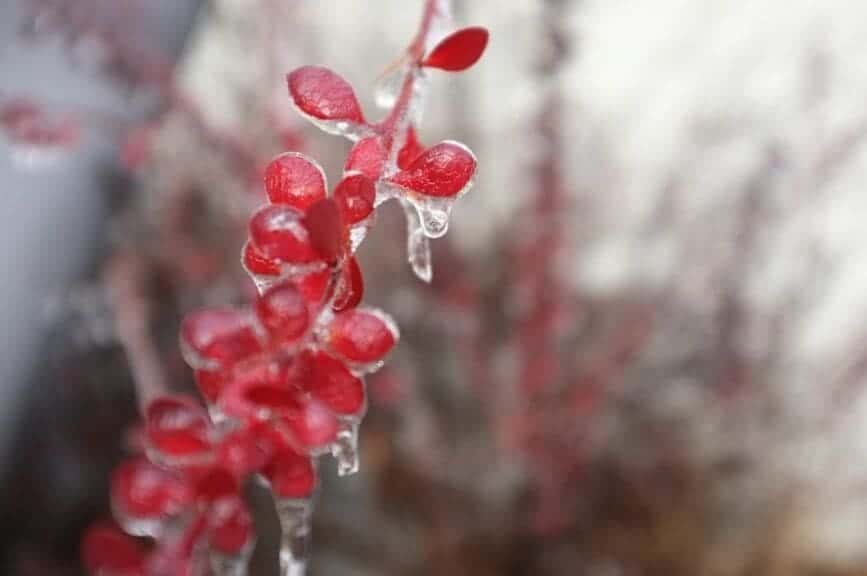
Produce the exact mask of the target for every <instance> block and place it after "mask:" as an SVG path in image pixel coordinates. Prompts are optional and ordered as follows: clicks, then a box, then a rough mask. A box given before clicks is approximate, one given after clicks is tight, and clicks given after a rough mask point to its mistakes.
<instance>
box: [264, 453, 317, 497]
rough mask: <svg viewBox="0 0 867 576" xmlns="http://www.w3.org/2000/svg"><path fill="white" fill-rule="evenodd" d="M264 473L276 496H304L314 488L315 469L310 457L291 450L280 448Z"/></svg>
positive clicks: (308, 494) (309, 493)
mask: <svg viewBox="0 0 867 576" xmlns="http://www.w3.org/2000/svg"><path fill="white" fill-rule="evenodd" d="M265 475H266V476H267V477H268V480H269V481H270V482H271V489H272V490H273V491H274V493H275V494H276V496H277V497H278V498H306V497H308V496H310V495H311V494H312V493H313V490H314V488H316V469H315V468H314V467H313V462H311V460H310V457H308V456H303V455H301V454H298V453H297V452H295V451H293V450H281V451H280V452H279V453H278V454H277V455H276V456H275V457H274V460H273V461H272V462H271V464H270V465H269V466H268V468H267V469H266V470H265Z"/></svg>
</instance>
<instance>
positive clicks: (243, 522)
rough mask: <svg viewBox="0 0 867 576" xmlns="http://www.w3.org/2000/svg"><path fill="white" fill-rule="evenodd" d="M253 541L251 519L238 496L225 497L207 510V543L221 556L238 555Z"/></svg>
mask: <svg viewBox="0 0 867 576" xmlns="http://www.w3.org/2000/svg"><path fill="white" fill-rule="evenodd" d="M252 540H253V518H252V517H251V516H250V511H249V510H248V509H247V505H246V504H245V503H244V501H243V500H242V499H241V498H240V497H238V496H235V495H233V496H226V497H224V498H220V499H219V500H217V501H216V502H214V503H213V504H212V505H211V506H210V507H209V508H208V542H209V543H210V545H211V547H213V548H214V549H216V550H219V551H220V552H222V553H223V554H229V555H235V554H240V553H241V552H242V551H243V550H244V549H245V548H247V547H248V546H249V545H250V542H252Z"/></svg>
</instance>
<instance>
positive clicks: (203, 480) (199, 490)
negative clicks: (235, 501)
mask: <svg viewBox="0 0 867 576" xmlns="http://www.w3.org/2000/svg"><path fill="white" fill-rule="evenodd" d="M193 476H194V484H193V490H195V493H196V499H197V501H198V502H204V503H209V502H214V501H215V500H218V499H220V498H224V497H226V496H232V495H236V494H237V493H238V491H239V490H240V489H241V485H240V483H239V481H238V478H237V477H236V476H235V475H234V474H233V473H232V471H231V470H229V469H228V468H224V467H222V466H214V467H212V468H207V469H203V470H199V471H197V473H195V474H194V475H193Z"/></svg>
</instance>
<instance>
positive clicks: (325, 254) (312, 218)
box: [304, 198, 343, 262]
mask: <svg viewBox="0 0 867 576" xmlns="http://www.w3.org/2000/svg"><path fill="white" fill-rule="evenodd" d="M304 225H305V227H306V228H307V231H308V233H309V234H310V244H311V246H313V249H314V250H315V251H316V252H317V253H318V254H319V256H320V257H322V258H323V259H324V260H325V261H326V262H336V261H337V259H338V258H340V255H341V253H342V252H343V222H342V220H341V218H340V209H339V208H338V206H337V203H336V202H335V201H334V200H333V199H331V198H325V199H323V200H320V201H319V202H317V203H315V204H313V205H312V206H311V207H310V208H309V209H308V210H307V214H305V215H304Z"/></svg>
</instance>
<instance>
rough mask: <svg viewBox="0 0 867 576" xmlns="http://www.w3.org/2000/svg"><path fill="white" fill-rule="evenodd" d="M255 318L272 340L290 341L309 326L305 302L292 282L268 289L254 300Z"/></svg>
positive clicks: (298, 336) (295, 338)
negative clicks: (256, 317)
mask: <svg viewBox="0 0 867 576" xmlns="http://www.w3.org/2000/svg"><path fill="white" fill-rule="evenodd" d="M255 308H256V316H258V318H259V321H260V322H261V323H262V325H263V326H264V327H265V329H266V330H267V331H268V333H269V334H270V335H271V337H272V338H275V339H279V340H284V341H292V340H297V339H298V338H300V337H301V336H302V335H303V334H304V333H305V332H306V331H307V326H308V325H309V324H310V317H309V313H308V311H307V302H306V300H305V299H304V296H303V295H302V294H301V292H300V291H299V290H298V288H297V287H296V286H295V284H294V283H292V282H283V283H281V284H278V285H276V286H273V287H272V288H269V289H268V291H267V292H265V293H264V294H263V295H262V296H261V297H260V298H259V299H258V300H256V306H255Z"/></svg>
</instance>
